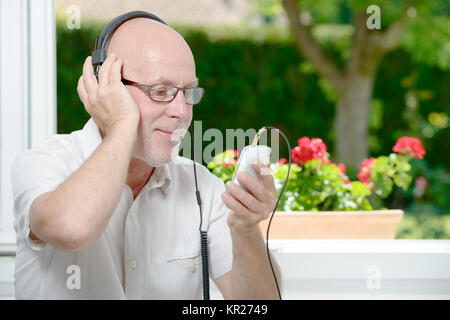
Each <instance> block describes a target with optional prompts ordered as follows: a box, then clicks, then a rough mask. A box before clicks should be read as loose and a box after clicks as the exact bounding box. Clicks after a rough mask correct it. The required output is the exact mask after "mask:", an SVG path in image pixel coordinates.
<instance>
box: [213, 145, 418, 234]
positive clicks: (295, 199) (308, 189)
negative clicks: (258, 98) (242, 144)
mask: <svg viewBox="0 0 450 320" xmlns="http://www.w3.org/2000/svg"><path fill="white" fill-rule="evenodd" d="M424 155H425V150H424V148H423V146H422V143H421V142H420V140H418V139H415V138H411V137H401V138H399V139H398V140H397V142H396V144H395V146H394V147H393V153H391V154H390V155H388V156H379V157H377V158H369V159H364V160H363V162H362V163H361V165H360V166H359V172H358V174H357V178H358V180H357V181H350V179H349V178H348V177H347V175H346V168H345V166H344V165H343V164H341V163H339V164H336V163H333V162H332V161H331V160H330V155H329V153H328V152H327V146H326V144H325V143H324V142H323V141H322V140H321V139H319V138H312V139H310V138H308V137H303V138H301V139H299V140H298V145H297V146H295V147H294V148H293V149H292V150H291V157H292V165H291V170H290V176H289V181H288V184H287V186H286V189H285V192H284V194H283V197H282V199H281V201H280V203H279V205H278V209H277V210H278V211H277V212H276V214H275V217H274V218H273V220H272V223H271V226H270V238H271V239H393V238H395V233H396V226H397V223H398V222H399V221H400V220H401V219H402V217H403V211H402V210H392V209H381V210H374V209H373V207H374V206H373V205H372V204H371V200H372V201H373V199H374V197H378V198H381V199H384V198H386V197H387V196H388V195H389V194H390V193H391V192H392V190H393V188H394V187H395V186H397V187H400V188H403V189H406V188H407V187H408V186H409V184H410V182H411V180H412V178H411V176H410V174H409V171H410V169H411V165H410V164H409V161H410V159H411V158H413V157H414V158H420V159H422V158H423V156H424ZM237 156H238V154H237V151H236V150H226V151H225V152H223V153H221V154H218V155H217V156H216V157H215V158H214V160H213V161H212V162H210V163H209V164H208V168H209V169H210V170H211V171H212V173H213V174H215V175H216V176H218V177H219V178H220V179H222V180H223V181H224V182H227V181H228V180H231V178H232V176H233V173H234V169H235V166H236V159H237ZM270 168H271V171H272V173H273V176H274V180H275V185H276V187H277V189H278V190H281V187H282V185H283V184H284V181H285V178H286V175H287V171H288V164H287V161H286V159H284V158H281V159H280V160H279V162H278V163H273V164H271V166H270ZM268 222H269V219H267V220H265V221H263V222H261V223H260V227H261V229H262V231H263V234H264V235H265V234H266V230H267V224H268Z"/></svg>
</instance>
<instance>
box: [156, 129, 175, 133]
mask: <svg viewBox="0 0 450 320" xmlns="http://www.w3.org/2000/svg"><path fill="white" fill-rule="evenodd" d="M155 131H158V132H162V133H165V134H172V133H173V132H172V131H166V130H162V129H155Z"/></svg>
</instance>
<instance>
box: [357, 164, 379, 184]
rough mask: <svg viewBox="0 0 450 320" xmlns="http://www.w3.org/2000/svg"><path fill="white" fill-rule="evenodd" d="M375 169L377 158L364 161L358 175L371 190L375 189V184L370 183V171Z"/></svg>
mask: <svg viewBox="0 0 450 320" xmlns="http://www.w3.org/2000/svg"><path fill="white" fill-rule="evenodd" d="M373 167H375V158H370V159H364V160H363V162H362V163H361V165H360V166H359V167H358V169H359V172H358V174H357V175H356V176H357V177H358V179H359V181H361V182H362V183H364V184H365V185H366V186H367V187H368V188H370V189H373V183H372V181H370V169H372V168H373Z"/></svg>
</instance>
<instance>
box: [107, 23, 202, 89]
mask: <svg viewBox="0 0 450 320" xmlns="http://www.w3.org/2000/svg"><path fill="white" fill-rule="evenodd" d="M111 52H113V53H115V54H116V55H117V56H118V57H120V58H121V59H122V60H123V61H124V66H123V70H122V74H123V77H124V78H126V79H129V80H132V81H136V82H140V83H143V84H153V83H155V82H172V84H174V85H177V86H184V85H185V84H187V83H189V82H192V80H195V79H196V77H195V62H194V57H193V55H192V52H191V49H190V48H189V46H188V44H187V43H186V41H185V40H184V39H183V37H182V36H181V35H180V34H179V33H178V32H176V31H175V30H173V29H172V28H170V27H169V26H167V25H164V24H162V23H160V22H158V21H155V20H151V19H148V18H135V19H132V20H129V21H126V22H125V23H123V24H122V25H120V27H119V28H117V30H116V31H115V32H114V34H113V35H112V37H111V39H110V41H109V43H108V47H107V53H111ZM160 79H164V80H169V81H158V80H160Z"/></svg>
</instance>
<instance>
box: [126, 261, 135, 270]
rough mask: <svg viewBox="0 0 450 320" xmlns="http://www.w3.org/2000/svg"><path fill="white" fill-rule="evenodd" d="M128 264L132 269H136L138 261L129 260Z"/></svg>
mask: <svg viewBox="0 0 450 320" xmlns="http://www.w3.org/2000/svg"><path fill="white" fill-rule="evenodd" d="M128 265H129V266H130V268H131V269H133V270H134V269H136V266H137V262H136V260H130V261H129V262H128Z"/></svg>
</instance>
